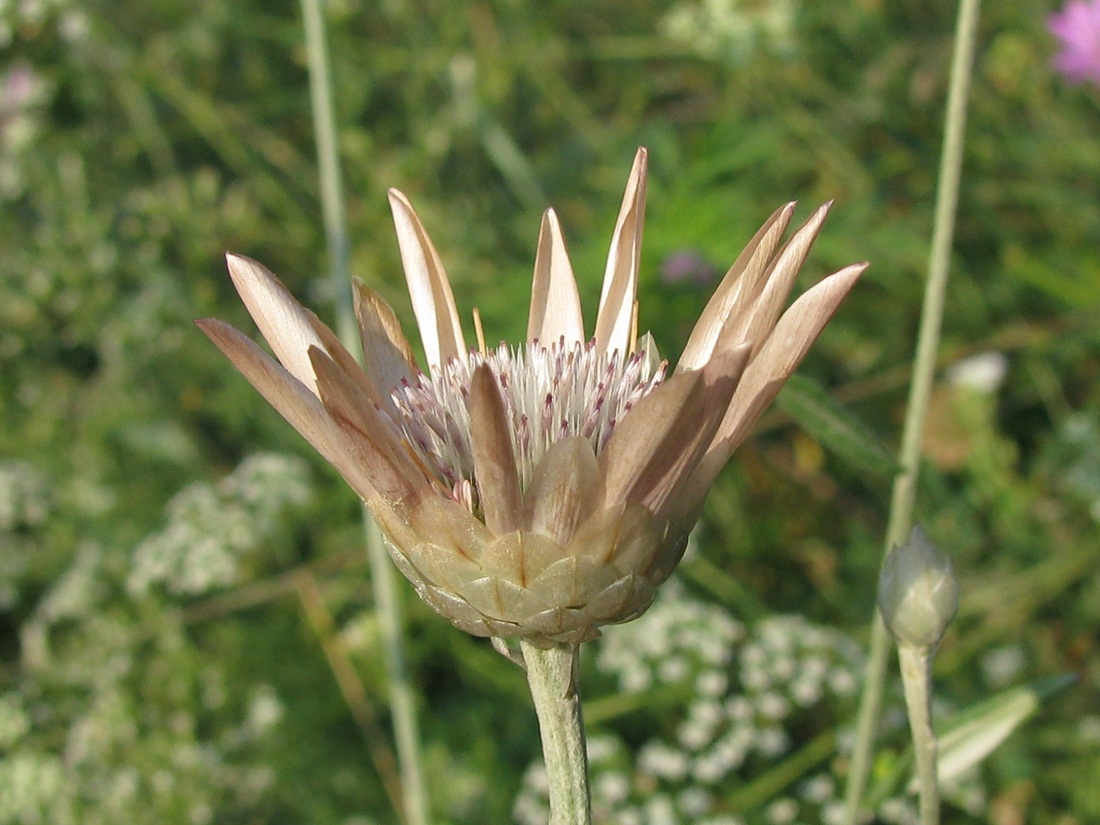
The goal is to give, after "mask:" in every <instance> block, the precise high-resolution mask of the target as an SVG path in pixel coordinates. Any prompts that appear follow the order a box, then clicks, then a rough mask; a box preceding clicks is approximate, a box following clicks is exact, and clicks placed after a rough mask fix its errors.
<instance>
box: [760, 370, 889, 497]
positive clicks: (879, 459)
mask: <svg viewBox="0 0 1100 825" xmlns="http://www.w3.org/2000/svg"><path fill="white" fill-rule="evenodd" d="M776 405H777V406H778V407H779V408H780V409H782V410H783V411H784V412H785V413H787V414H788V415H790V416H791V418H793V419H794V420H795V421H797V422H798V424H799V425H800V426H801V427H802V428H803V429H804V430H806V432H808V433H809V434H810V435H811V436H813V437H814V438H816V439H817V440H818V441H820V442H821V443H822V444H823V445H824V446H826V447H827V448H829V449H831V450H833V451H834V452H836V453H837V454H838V455H840V456H842V457H843V458H845V459H846V460H848V461H850V462H851V463H852V464H853V465H854V466H855V467H857V468H859V469H860V470H864V471H866V472H869V473H872V474H873V475H876V476H881V477H884V478H889V477H892V476H893V475H895V474H896V473H897V472H898V470H899V469H900V467H899V465H898V462H897V460H896V459H895V458H894V457H893V456H892V455H891V454H890V453H889V451H887V450H886V448H885V447H883V446H882V444H881V443H880V442H879V440H878V439H877V438H876V437H875V436H874V434H873V433H872V432H871V430H870V428H869V427H868V426H867V425H866V424H864V423H863V422H862V421H860V420H859V419H858V418H857V417H856V416H855V415H854V414H853V413H852V411H851V410H849V409H847V408H846V407H844V406H843V405H841V404H839V403H837V402H836V401H834V400H833V399H832V398H830V397H829V394H828V393H826V392H825V390H824V389H823V388H822V387H821V385H820V384H818V383H817V382H816V381H813V380H812V379H810V378H807V377H806V376H804V375H792V376H791V377H790V379H788V381H787V385H786V386H785V387H784V388H783V391H782V392H780V393H779V396H778V397H777V398H776Z"/></svg>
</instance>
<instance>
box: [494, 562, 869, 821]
mask: <svg viewBox="0 0 1100 825" xmlns="http://www.w3.org/2000/svg"><path fill="white" fill-rule="evenodd" d="M596 665H597V667H598V668H599V669H600V670H601V671H603V672H605V673H607V674H609V675H611V676H612V677H613V678H614V679H615V681H616V682H617V683H618V685H619V688H620V690H622V691H623V692H624V693H629V694H641V693H643V692H644V693H647V694H654V693H658V692H660V691H662V690H671V691H673V692H674V693H675V694H677V695H679V694H683V695H686V696H687V697H688V699H687V701H686V702H685V703H684V705H683V707H684V710H683V712H682V713H681V715H680V716H679V717H677V718H671V719H670V718H669V714H668V713H667V712H664V713H662V715H661V716H660V717H659V720H658V721H657V722H656V723H655V724H653V725H648V726H646V727H644V728H642V729H646V730H651V733H650V735H649V737H648V738H647V739H645V740H642V741H641V742H640V743H638V744H637V745H628V744H627V742H628V741H629V742H636V741H637V739H636V731H637V730H639V726H638V725H637V724H635V725H634V726H633V727H632V728H631V729H630V732H629V733H628V734H627V735H626V736H624V737H622V738H620V736H619V735H618V734H617V733H611V732H604V733H602V735H598V736H595V737H593V738H592V740H591V741H590V743H589V759H590V763H591V774H592V794H593V812H594V816H595V820H596V821H599V822H606V823H613V824H614V825H680V824H681V823H692V825H740V824H741V823H744V825H749V823H753V824H754V825H755V823H761V825H764V824H765V823H766V825H785V823H798V822H808V821H810V822H822V821H824V822H828V821H829V817H836V816H837V815H838V814H839V811H840V802H839V800H838V796H839V794H840V792H841V791H840V789H839V788H838V787H837V783H836V781H835V780H834V779H833V777H832V776H831V775H830V774H827V773H823V774H821V775H818V776H813V777H810V778H808V779H806V780H805V781H803V782H801V783H800V784H798V785H795V786H793V787H792V788H791V791H790V795H789V796H784V797H781V798H777V799H773V800H770V801H769V802H768V803H767V804H766V805H765V806H764V807H763V808H761V809H759V810H754V811H752V812H751V814H750V813H742V812H739V811H734V810H733V809H732V807H731V803H730V799H729V795H730V794H731V792H733V791H734V790H735V789H737V788H738V787H741V786H742V785H743V784H744V783H745V782H746V781H747V780H748V779H749V778H751V777H753V776H757V775H759V774H761V773H763V772H765V771H766V770H768V768H769V767H771V766H773V765H774V764H776V763H778V762H779V761H780V760H781V759H783V758H784V757H785V756H787V755H789V754H790V752H791V750H792V749H793V748H794V747H795V746H796V744H797V742H798V737H799V736H804V735H805V729H806V728H807V726H808V725H810V724H814V725H816V727H817V728H818V729H819V730H820V728H821V727H822V722H821V720H828V721H825V722H824V724H825V725H828V724H829V722H830V721H832V720H836V719H840V718H847V717H848V716H849V715H850V713H851V708H852V705H853V704H854V699H855V695H856V693H857V688H858V680H859V674H860V673H861V670H862V666H863V656H862V652H861V650H860V648H859V646H858V645H856V644H855V642H854V641H853V640H852V639H850V638H849V637H847V636H845V635H844V634H842V633H840V632H838V631H835V630H832V629H828V628H823V627H819V626H816V625H814V624H812V623H811V622H809V621H807V620H806V619H804V618H802V617H800V616H771V617H768V618H765V619H763V620H762V621H760V622H758V623H757V624H756V625H755V626H753V627H745V626H743V625H741V624H740V623H738V622H737V621H735V620H733V619H731V618H730V617H729V615H728V614H726V613H725V612H723V611H722V610H721V609H719V608H718V607H715V606H713V605H708V604H705V603H703V602H700V601H697V600H694V599H692V598H691V597H690V596H689V595H688V594H686V593H685V592H684V590H683V588H682V587H679V586H678V585H677V582H675V581H672V582H670V583H669V584H668V585H666V587H665V589H664V590H663V591H662V593H661V595H660V596H659V597H658V600H657V602H656V604H655V605H654V606H653V608H651V609H650V611H649V612H648V613H646V614H645V615H644V616H642V617H641V618H640V619H638V620H637V621H635V622H632V623H630V624H627V625H622V626H617V627H612V628H609V629H608V631H607V633H606V635H605V637H604V640H603V641H602V643H601V646H600V650H599V653H598V655H597V659H596ZM634 721H635V722H636V721H637V720H634ZM546 812H547V806H546V789H545V774H544V773H543V769H542V765H541V764H537V765H535V766H533V767H532V768H531V769H530V770H529V771H528V773H527V776H526V779H525V782H524V787H523V789H522V791H521V792H520V794H519V797H518V798H517V801H516V805H515V811H514V814H515V817H516V820H517V821H518V822H520V823H522V825H534V823H536V822H545V821H546Z"/></svg>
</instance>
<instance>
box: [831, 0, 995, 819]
mask: <svg viewBox="0 0 1100 825" xmlns="http://www.w3.org/2000/svg"><path fill="white" fill-rule="evenodd" d="M979 5H980V0H961V3H960V5H959V16H958V21H957V23H956V26H955V50H954V54H953V55H952V59H951V86H950V89H949V91H948V97H947V116H946V123H945V128H944V138H943V153H942V155H941V159H940V171H939V181H938V185H937V192H936V212H935V218H934V223H933V229H932V248H931V254H930V256H929V263H928V281H927V285H926V287H925V292H924V305H923V307H922V309H921V321H920V333H919V336H918V340H917V352H916V355H915V357H914V364H913V383H912V385H911V386H910V388H909V403H908V408H907V412H906V417H905V427H904V431H903V435H902V446H901V456H900V463H901V468H902V469H901V472H900V473H899V474H898V476H897V478H896V479H895V480H894V489H893V496H892V498H891V501H890V520H889V524H888V526H887V530H886V541H885V547H884V550H883V555H885V553H887V552H889V550H890V548H891V547H894V546H895V545H899V544H901V543H902V542H904V541H905V539H906V536H908V535H909V530H910V529H911V528H912V522H913V503H914V500H915V499H916V490H917V473H918V470H919V468H920V449H921V442H922V440H923V438H924V424H925V419H926V418H927V414H928V402H929V398H930V396H931V392H932V378H933V375H934V373H935V367H936V350H937V349H938V347H939V341H940V328H941V326H942V322H943V305H944V296H945V293H946V291H947V275H948V265H949V263H950V258H951V245H952V239H953V237H954V234H955V213H956V211H957V208H958V202H959V180H960V177H961V172H962V160H963V139H964V135H965V131H966V106H967V98H968V96H969V91H970V80H971V74H972V66H973V63H974V44H975V41H976V40H977V34H978V7H979ZM887 636H888V634H887V631H886V626H885V625H884V624H883V622H882V619H881V618H880V617H879V616H878V611H877V610H876V611H875V619H874V625H873V628H872V631H871V650H870V655H869V657H868V661H867V670H866V672H865V675H864V685H863V695H862V697H861V699H860V708H859V720H858V723H857V728H856V741H855V747H854V750H853V752H852V761H851V767H850V770H849V773H848V785H847V789H846V792H845V818H844V821H845V823H847V825H855V823H856V821H857V819H858V816H859V806H860V802H861V800H862V799H863V792H864V790H865V788H866V785H867V777H868V775H869V773H870V768H871V752H872V749H873V745H874V738H875V723H876V721H877V719H878V716H879V711H880V708H881V704H882V685H883V681H884V680H885V678H886V665H887V661H888V657H889V651H890V644H889V639H888V637H887Z"/></svg>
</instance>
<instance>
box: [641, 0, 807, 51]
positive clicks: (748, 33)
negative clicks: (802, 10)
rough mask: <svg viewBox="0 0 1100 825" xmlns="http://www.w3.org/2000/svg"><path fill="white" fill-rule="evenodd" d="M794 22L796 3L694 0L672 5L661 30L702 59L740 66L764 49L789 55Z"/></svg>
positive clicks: (754, 0) (773, 0)
mask: <svg viewBox="0 0 1100 825" xmlns="http://www.w3.org/2000/svg"><path fill="white" fill-rule="evenodd" d="M794 23H795V8H794V0H695V2H682V3H679V4H677V5H675V6H673V7H672V9H671V10H670V11H669V12H668V13H667V14H666V15H665V16H664V19H663V20H662V21H661V30H662V32H663V33H664V34H665V36H667V37H668V38H670V39H672V40H676V41H679V42H681V43H683V44H685V45H687V46H688V47H690V48H691V49H692V50H693V51H694V52H696V53H697V54H699V55H701V56H703V57H706V58H710V59H712V60H728V61H730V62H732V63H741V62H744V61H746V60H747V59H749V58H750V57H751V56H752V54H753V53H754V52H756V51H758V50H761V49H768V50H771V51H774V52H779V53H786V52H790V51H791V50H792V49H793V48H794V42H795V33H794Z"/></svg>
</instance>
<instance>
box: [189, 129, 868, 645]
mask: <svg viewBox="0 0 1100 825" xmlns="http://www.w3.org/2000/svg"><path fill="white" fill-rule="evenodd" d="M645 186H646V153H645V151H644V150H639V151H638V155H637V157H636V158H635V161H634V168H633V170H632V171H631V173H630V178H629V180H628V181H627V186H626V194H625V196H624V198H623V204H622V209H621V211H620V213H619V219H618V222H617V224H616V226H615V232H614V235H613V236H612V239H611V251H610V254H609V256H608V262H607V270H606V274H605V277H604V283H603V292H602V295H601V298H600V307H599V313H598V317H597V319H596V327H595V333H594V334H593V336H592V337H587V336H586V335H585V332H584V323H583V321H582V316H581V307H580V300H579V297H578V293H577V285H576V282H575V280H574V277H573V271H572V268H571V266H570V264H569V258H568V256H567V254H566V251H565V242H564V240H563V238H562V233H561V229H560V227H559V225H558V219H557V217H556V216H555V214H554V212H553V211H552V210H550V211H548V212H547V213H546V214H545V216H544V217H543V220H542V228H541V232H540V234H539V240H538V250H537V252H536V255H535V274H534V284H533V287H532V298H531V308H530V314H529V320H528V327H527V342H526V343H524V344H521V345H519V346H517V347H510V346H507V345H504V344H502V345H501V346H499V347H498V348H497V349H494V350H488V351H486V350H485V349H484V348H481V349H470V348H468V347H467V345H466V342H465V338H464V337H463V333H462V329H461V326H460V324H459V317H458V312H457V310H456V308H455V301H454V297H453V295H452V293H451V287H450V284H449V282H448V279H447V274H446V272H445V271H444V269H443V264H442V262H441V261H440V258H439V255H438V253H437V252H436V250H435V247H434V246H433V245H432V242H431V240H429V238H428V235H427V233H426V232H425V230H424V227H423V226H422V225H421V223H420V220H419V219H418V218H417V216H416V213H415V212H414V211H413V208H412V206H411V205H410V204H409V202H408V200H407V199H406V198H405V196H404V195H403V194H401V193H400V192H398V191H396V190H391V192H390V204H391V206H392V209H393V215H394V223H395V224H396V227H397V239H398V244H399V246H400V249H401V259H402V263H403V264H404V268H405V275H406V278H407V280H408V285H409V293H410V295H411V296H412V304H413V311H414V313H415V315H416V320H417V324H418V326H419V328H420V336H421V339H422V341H423V345H424V350H425V352H426V355H427V361H428V371H427V372H426V373H425V372H423V371H421V369H420V368H419V367H418V366H417V364H416V360H415V358H414V356H413V353H412V348H411V347H410V346H409V343H408V341H407V340H406V338H405V336H404V334H403V333H402V332H401V329H400V326H399V324H398V321H397V318H396V316H395V314H394V312H393V310H392V309H390V307H389V306H388V305H387V304H386V303H385V302H383V301H382V299H381V298H380V297H379V296H378V295H377V294H376V293H374V292H373V291H372V290H370V289H369V288H368V287H366V286H364V285H363V284H361V283H358V282H357V283H356V284H355V298H356V302H355V308H356V315H357V317H358V321H359V331H360V335H361V339H362V345H363V353H364V363H363V366H362V367H360V366H359V365H358V364H357V362H356V361H355V359H354V358H353V357H352V356H351V355H350V354H349V353H348V352H347V350H346V349H345V348H344V347H343V346H342V345H341V344H340V342H339V341H338V340H337V338H336V336H335V335H334V334H333V333H332V332H331V331H330V330H329V328H328V327H326V326H325V325H324V324H323V323H321V322H320V321H319V320H318V319H317V317H316V316H315V315H314V314H313V313H312V312H309V311H308V310H306V309H303V308H302V307H301V305H299V304H298V303H297V301H295V300H294V298H293V297H291V295H290V293H289V292H288V291H287V290H286V288H285V287H284V286H283V285H282V284H281V283H280V282H279V281H278V280H277V279H276V278H275V276H274V275H272V274H271V273H270V272H268V271H267V270H266V269H265V268H264V267H262V266H260V265H259V264H258V263H256V262H255V261H251V260H249V259H247V258H242V257H238V256H235V255H230V256H229V257H228V261H229V272H230V274H231V276H232V278H233V282H234V284H235V285H236V287H237V291H238V292H240V295H241V297H242V298H243V299H244V303H245V305H246V306H247V308H248V311H249V312H250V313H251V315H252V317H253V318H254V319H255V321H256V324H257V326H258V327H259V328H260V331H261V332H262V333H263V336H264V338H266V339H267V342H268V343H269V344H270V345H271V348H272V350H273V351H274V353H275V356H276V358H277V359H278V361H276V360H274V359H272V358H271V357H270V356H268V355H267V354H266V353H265V352H264V351H263V350H262V349H260V348H259V347H258V346H257V345H256V344H254V343H253V342H252V341H251V340H249V339H248V338H247V337H246V336H244V335H242V334H241V333H240V332H238V331H237V330H235V329H233V328H232V327H230V326H228V325H226V324H224V323H222V322H220V321H216V320H211V319H206V320H200V321H199V322H198V324H199V326H200V327H202V329H203V331H204V332H205V333H206V334H207V335H208V336H209V337H210V338H211V339H212V340H213V341H214V343H216V344H217V345H218V346H219V347H220V348H221V349H222V351H223V352H224V353H225V354H226V355H227V356H228V357H229V359H230V360H231V361H232V362H233V364H234V365H235V366H236V367H237V369H239V370H240V371H241V372H242V373H243V374H244V376H245V377H246V378H247V379H248V380H249V381H250V382H251V383H252V384H253V386H255V387H256V389H258V390H259V391H260V392H261V393H262V394H263V395H264V397H265V398H266V399H267V400H268V401H269V402H270V403H271V404H272V406H274V407H275V408H276V409H277V410H278V411H279V412H280V413H281V414H282V415H283V416H284V417H285V418H286V419H287V421H289V422H290V423H291V424H292V425H293V426H294V427H295V428H296V429H297V430H298V431H299V432H300V433H301V434H302V435H303V436H305V438H306V439H307V440H308V441H309V442H310V443H311V444H312V445H313V446H314V447H315V448H316V449H317V450H318V451H319V452H320V453H321V455H323V456H324V457H325V459H327V460H328V461H329V462H330V463H331V464H332V465H333V467H335V468H336V469H337V470H338V471H339V473H340V474H341V475H342V476H343V477H344V478H345V479H346V480H347V482H348V483H349V484H350V485H351V486H352V488H353V489H354V490H355V491H356V492H357V493H358V494H359V495H360V497H361V498H362V499H363V501H364V502H366V504H367V506H368V507H369V508H370V510H371V512H372V513H373V514H374V516H375V518H376V519H377V520H378V523H379V524H380V525H381V527H382V530H383V532H384V533H385V535H386V537H387V539H388V544H389V549H390V555H391V556H392V557H393V560H394V562H395V563H396V564H397V566H398V567H399V568H400V570H401V572H402V573H404V574H405V576H406V577H408V579H409V581H411V582H412V584H413V586H414V587H415V588H416V590H417V592H418V593H419V594H420V596H421V598H423V599H424V601H426V602H427V603H428V604H429V605H431V606H432V607H433V608H434V609H435V610H437V611H438V612H439V613H441V614H443V615H444V616H446V617H447V618H448V619H450V620H451V622H453V623H454V624H455V625H456V626H457V627H460V628H462V629H463V630H466V631H468V632H470V633H473V634H475V635H478V636H501V637H507V636H522V637H527V638H528V639H530V640H531V641H532V642H534V643H536V644H545V643H550V642H555V641H556V642H579V641H584V640H587V639H592V638H595V637H596V636H598V635H599V630H598V628H599V626H600V625H602V624H607V623H610V622H624V621H627V620H629V619H632V618H635V617H636V616H638V615H640V614H641V613H642V612H643V611H645V609H646V608H647V607H648V606H649V605H650V603H651V602H652V600H653V596H654V591H655V589H656V587H657V586H658V585H660V584H661V582H663V581H664V580H665V579H666V578H668V576H669V574H670V573H671V572H672V570H673V568H674V567H675V566H676V564H677V562H678V561H679V560H680V556H681V554H682V553H683V549H684V545H685V543H686V541H687V535H688V532H689V531H690V530H691V528H692V526H693V525H694V523H695V521H696V518H697V517H698V514H699V510H700V508H701V506H702V503H703V499H704V497H705V496H706V493H707V490H708V488H709V486H710V484H711V482H712V480H713V479H714V477H715V475H716V474H717V472H718V471H719V470H720V469H721V467H722V466H723V465H724V464H725V463H726V461H727V459H728V458H729V456H730V454H731V453H732V452H733V450H734V449H735V448H736V447H737V446H738V445H739V444H740V443H741V442H742V441H743V440H744V439H745V437H746V436H747V435H748V433H749V430H750V428H751V427H752V425H753V424H754V423H755V422H756V420H757V419H758V418H759V416H760V414H761V413H762V412H763V410H764V409H765V408H766V407H767V405H768V404H769V403H770V402H771V400H772V399H773V398H774V397H775V394H776V393H777V392H778V391H779V389H780V387H781V386H782V385H783V383H784V381H786V380H787V378H788V377H789V376H790V374H791V373H792V372H793V371H794V369H795V367H796V366H797V365H798V363H799V362H800V361H801V360H802V358H803V356H804V355H805V354H806V351H807V350H808V349H809V347H810V345H811V344H812V343H813V341H814V340H815V339H816V338H817V336H818V334H819V333H820V332H821V329H822V328H823V327H824V326H825V324H826V322H827V321H828V320H829V318H830V317H832V315H833V312H834V311H835V310H836V308H837V306H838V305H839V303H840V301H841V300H842V299H843V298H844V296H845V295H846V294H847V293H848V290H849V289H850V288H851V287H852V285H853V284H854V283H855V281H856V279H857V278H858V277H859V275H860V274H861V273H862V272H863V270H864V269H865V267H866V264H856V265H854V266H850V267H848V268H846V269H843V270H841V271H840V272H837V273H835V274H833V275H830V276H829V277H827V278H825V279H824V280H823V281H821V282H820V283H818V284H817V285H816V286H814V287H813V288H812V289H811V290H809V291H808V292H806V293H805V294H804V295H802V296H801V297H800V298H799V299H798V300H796V301H795V302H794V303H793V304H792V305H791V306H790V308H789V309H787V311H786V312H782V309H783V305H784V304H785V303H786V299H787V295H788V293H789V292H790V289H791V286H792V283H793V281H794V279H795V276H796V275H797V274H798V271H799V268H800V267H801V266H802V264H803V262H804V261H805V260H806V256H807V254H808V253H809V250H810V246H811V245H812V243H813V241H814V238H815V237H816V236H817V234H818V232H819V231H820V228H821V224H822V222H823V221H824V219H825V213H826V211H827V209H828V205H826V206H823V207H821V208H820V209H818V210H817V211H816V212H815V213H814V214H813V215H812V216H811V217H810V219H809V220H808V221H807V222H806V223H805V224H804V225H803V226H802V227H801V228H800V229H799V230H798V231H797V232H795V233H794V235H793V236H792V237H791V238H790V240H789V241H787V243H786V244H785V245H783V246H782V247H780V241H781V240H782V237H783V235H784V233H785V232H786V230H787V226H788V224H789V223H790V220H791V215H792V213H793V212H794V204H793V203H790V204H787V205H786V206H784V207H782V208H781V209H779V210H777V211H776V212H775V213H774V214H773V215H772V216H771V217H770V218H769V219H768V221H767V222H766V223H765V224H764V226H763V227H761V228H760V230H759V231H758V232H757V233H756V235H755V237H753V239H752V240H751V241H750V242H749V244H748V246H747V247H745V249H744V251H743V252H742V253H741V255H740V256H739V257H738V258H737V261H736V262H735V263H734V264H733V266H732V267H731V268H730V270H729V273H728V274H727V275H726V277H725V279H724V280H723V281H722V283H721V284H720V285H719V287H718V289H717V291H716V292H715V294H714V297H713V298H711V300H710V302H709V303H708V304H707V307H706V309H705V310H704V311H703V314H702V317H701V318H700V319H699V322H698V323H697V324H696V326H695V329H694V331H693V332H692V334H691V337H690V339H689V340H688V343H687V346H686V347H685V349H684V352H683V355H682V356H681V358H680V362H679V364H678V365H677V366H676V369H675V370H673V371H672V372H671V373H668V371H667V364H666V363H665V362H662V361H659V360H658V358H657V356H656V353H655V350H654V347H653V345H652V342H651V340H650V339H649V336H648V335H647V336H645V338H643V339H642V340H641V341H635V340H634V337H635V330H636V320H637V311H636V300H635V295H636V292H637V285H638V266H639V259H640V253H641V241H642V224H643V220H644V214H643V213H644V208H645Z"/></svg>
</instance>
